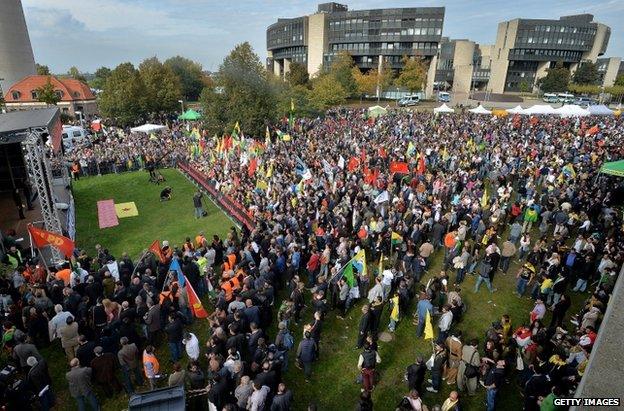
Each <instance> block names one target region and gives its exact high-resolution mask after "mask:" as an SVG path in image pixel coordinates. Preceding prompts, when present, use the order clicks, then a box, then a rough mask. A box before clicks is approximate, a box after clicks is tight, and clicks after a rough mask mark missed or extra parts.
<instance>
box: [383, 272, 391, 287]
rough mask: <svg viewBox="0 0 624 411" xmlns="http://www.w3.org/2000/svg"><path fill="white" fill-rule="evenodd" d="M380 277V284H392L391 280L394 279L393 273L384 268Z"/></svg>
mask: <svg viewBox="0 0 624 411" xmlns="http://www.w3.org/2000/svg"><path fill="white" fill-rule="evenodd" d="M381 275H382V279H381V284H382V285H388V286H389V285H392V280H393V279H394V274H393V273H392V271H390V270H384V271H383V273H382V274H381Z"/></svg>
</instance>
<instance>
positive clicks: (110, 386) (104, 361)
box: [91, 346, 121, 397]
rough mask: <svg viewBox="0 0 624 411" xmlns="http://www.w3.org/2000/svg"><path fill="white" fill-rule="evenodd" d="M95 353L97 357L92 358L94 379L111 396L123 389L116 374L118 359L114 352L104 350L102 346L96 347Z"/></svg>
mask: <svg viewBox="0 0 624 411" xmlns="http://www.w3.org/2000/svg"><path fill="white" fill-rule="evenodd" d="M93 353H94V354H95V358H94V359H93V360H91V369H92V370H93V380H94V381H95V383H97V384H98V385H99V386H100V387H101V388H102V389H103V390H104V393H105V394H106V396H107V397H111V396H112V395H114V394H115V393H117V392H119V391H121V384H119V381H118V380H117V376H116V375H115V370H116V368H117V359H116V358H115V355H114V354H112V353H110V352H104V350H103V349H102V347H100V346H97V347H95V348H94V349H93Z"/></svg>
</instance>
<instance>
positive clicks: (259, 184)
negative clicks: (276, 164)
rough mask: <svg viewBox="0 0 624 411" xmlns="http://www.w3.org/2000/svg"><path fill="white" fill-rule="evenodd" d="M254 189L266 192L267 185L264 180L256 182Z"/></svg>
mask: <svg viewBox="0 0 624 411" xmlns="http://www.w3.org/2000/svg"><path fill="white" fill-rule="evenodd" d="M256 188H259V189H260V190H266V189H267V188H269V184H267V182H266V181H264V180H258V181H257V182H256Z"/></svg>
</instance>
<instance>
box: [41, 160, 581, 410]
mask: <svg viewBox="0 0 624 411" xmlns="http://www.w3.org/2000/svg"><path fill="white" fill-rule="evenodd" d="M163 174H164V176H165V177H166V179H167V184H168V185H171V186H172V187H173V188H174V192H173V193H174V196H173V200H172V201H170V202H167V203H161V202H160V201H159V200H158V195H159V192H160V190H161V188H162V186H160V187H159V186H155V185H152V184H149V183H147V174H146V173H144V172H137V173H127V174H120V175H106V176H101V177H92V178H86V179H81V180H80V181H78V182H76V183H75V186H74V189H75V190H74V192H75V198H76V210H77V216H76V221H77V244H78V247H80V248H86V249H87V251H88V252H90V253H93V252H94V246H95V244H98V243H99V244H102V245H103V246H105V247H108V248H109V249H110V250H111V252H112V253H113V254H114V255H115V256H119V255H120V254H121V253H122V252H123V251H127V252H128V253H129V254H130V255H131V256H133V257H134V258H136V257H137V256H138V255H139V254H140V253H141V251H142V250H143V249H144V248H146V247H147V246H148V245H149V244H150V243H151V242H152V241H153V240H154V239H160V240H164V239H167V240H169V241H171V242H172V244H180V243H181V242H182V241H183V240H184V238H185V237H186V236H194V235H195V234H196V233H197V232H198V231H202V230H203V231H204V232H205V234H206V235H212V234H214V233H218V234H223V233H224V232H225V231H226V230H227V229H228V228H229V227H230V226H231V225H232V223H231V221H230V220H229V219H228V218H227V217H226V216H225V215H224V214H223V213H222V212H221V211H220V210H219V209H217V208H216V207H215V206H214V205H213V204H212V203H210V202H208V201H207V202H206V206H207V211H208V213H209V217H207V218H204V219H201V220H199V221H198V220H196V219H194V217H193V203H192V195H193V192H194V187H193V186H192V185H191V184H190V183H188V181H187V180H186V179H185V177H184V176H183V175H182V174H180V173H179V172H178V171H176V170H163ZM109 198H112V199H114V200H115V201H116V202H126V201H134V202H135V203H136V205H137V208H138V210H139V216H138V217H131V218H123V219H120V221H119V222H120V224H119V226H117V227H113V228H108V229H104V230H100V229H99V228H98V225H97V210H96V201H98V200H102V199H109ZM501 242H502V240H501ZM441 265H442V251H441V250H439V251H438V252H437V253H436V254H435V255H434V259H433V263H432V266H431V268H430V270H429V274H427V275H426V276H425V277H424V279H423V281H424V282H426V281H427V279H428V278H430V277H431V276H432V275H434V274H436V273H438V272H439V271H440V269H441ZM373 266H374V264H373V263H371V265H369V267H371V268H372V267H373ZM516 270H517V265H516V264H515V263H514V264H512V267H511V268H510V270H509V273H508V274H506V275H503V274H500V273H498V274H497V276H496V278H495V280H494V284H495V287H497V288H498V291H497V292H495V293H493V294H490V293H489V291H488V290H487V288H486V287H485V285H482V287H481V290H480V291H479V293H478V294H474V293H473V292H472V289H473V287H474V283H475V278H474V277H471V276H467V278H466V280H465V281H464V284H463V291H462V295H463V299H464V302H465V303H466V304H467V305H468V310H467V312H466V314H465V316H464V318H463V320H462V322H461V323H459V324H457V325H455V328H456V329H461V330H462V332H463V334H464V341H467V340H469V339H470V338H473V337H476V338H479V340H480V342H481V344H480V348H482V345H483V340H484V334H485V331H486V329H487V328H488V326H489V325H490V323H491V322H493V321H495V320H497V319H499V318H500V317H501V316H502V315H503V314H509V315H510V316H511V319H512V322H513V325H514V327H515V326H518V325H520V324H521V323H522V322H525V321H528V313H529V311H530V310H531V308H532V306H533V302H532V301H530V300H528V299H526V298H523V299H520V298H518V297H516V296H515V295H513V294H512V292H513V291H514V289H515V273H516ZM454 279H455V275H454V273H453V274H452V275H451V281H453V280H454ZM280 295H281V293H280ZM583 298H584V297H583ZM583 298H581V297H577V298H576V299H575V300H573V302H574V304H573V306H572V308H571V309H570V310H569V313H575V312H576V311H577V309H578V307H579V304H580V302H581V301H582V299H583ZM306 301H309V295H307V296H306ZM361 304H362V303H360V304H357V305H356V306H355V307H352V308H351V310H350V314H349V315H348V316H347V318H346V319H345V320H339V319H337V318H336V317H335V315H334V313H330V314H329V315H328V317H327V320H326V322H325V323H324V325H323V332H322V338H321V355H320V360H319V361H317V362H316V363H315V364H314V365H313V373H312V381H311V383H309V384H306V383H305V381H304V378H303V372H302V371H300V370H298V369H297V368H296V367H295V366H294V351H295V350H292V351H291V355H290V361H289V370H288V372H287V373H286V374H285V380H286V383H287V385H288V386H289V387H290V388H291V389H292V390H293V391H294V396H295V409H296V410H305V409H306V406H307V405H308V404H309V403H311V402H315V403H316V404H317V406H318V409H319V410H323V411H325V410H337V411H338V410H351V409H353V408H354V407H355V404H356V403H357V399H358V396H359V390H360V386H359V385H358V384H356V383H355V379H356V377H357V375H358V370H357V358H358V355H359V351H358V350H356V349H355V348H354V347H355V344H356V337H357V327H358V322H359V318H360V307H361ZM414 308H415V302H414V303H413V304H412V306H411V308H410V311H409V312H408V313H407V315H406V316H405V317H404V318H403V319H402V320H401V322H400V323H399V324H398V326H397V330H396V333H395V334H394V339H393V340H392V341H390V342H388V343H383V342H380V344H379V345H380V356H381V359H382V362H381V364H379V366H378V370H379V372H380V375H381V378H380V382H379V384H378V385H377V386H376V388H375V390H374V391H373V401H374V404H375V409H376V410H393V409H394V407H395V406H396V404H397V403H398V402H399V401H400V399H401V397H402V396H403V395H405V394H406V392H407V388H406V383H405V382H404V381H403V374H404V372H405V368H406V367H407V366H408V365H410V364H411V363H412V362H414V359H415V357H416V355H419V354H420V355H422V356H423V357H424V358H425V359H426V358H428V356H429V355H430V354H431V343H430V342H429V341H424V340H423V339H422V338H416V336H415V333H416V327H415V326H414V325H413V324H412V314H413V313H414ZM274 311H275V312H274V315H275V314H276V311H277V307H275V310H274ZM310 311H311V310H309V309H307V310H306V311H304V320H305V321H309V320H310V318H311V315H312V313H311V312H310ZM545 320H546V321H550V314H547V317H546V319H545ZM436 321H437V318H435V319H434V325H435V323H436ZM566 321H567V318H566ZM387 324H388V312H387V310H385V311H384V315H383V316H382V321H381V326H380V330H382V331H383V330H385V327H386V326H387ZM275 327H276V324H275V321H274V322H273V326H272V327H271V328H270V329H269V333H270V336H271V337H274V336H275ZM191 330H192V332H194V333H195V334H196V335H197V337H198V338H199V339H200V343H201V345H202V346H203V344H204V343H205V341H206V339H207V336H208V327H207V326H206V325H205V323H200V322H199V321H195V323H194V324H193V326H192V327H191ZM292 331H293V335H294V336H295V344H298V342H299V341H300V338H301V332H302V324H300V326H299V327H297V328H296V329H294V330H292ZM42 351H43V354H44V356H45V357H46V358H47V359H48V360H49V364H50V371H51V373H52V377H53V381H54V390H55V392H56V394H57V397H58V399H59V402H58V405H59V406H58V407H57V409H63V410H64V409H76V406H75V402H74V400H73V399H72V398H71V397H70V396H69V392H68V390H67V383H66V380H65V372H66V371H67V366H66V361H65V356H64V354H63V351H62V349H61V347H60V344H59V342H58V341H56V342H55V343H54V344H53V345H52V346H51V347H50V348H46V349H44V350H42ZM157 355H158V357H159V359H160V363H161V368H162V369H163V371H164V372H166V373H169V372H170V371H171V363H170V360H169V351H168V349H167V347H166V345H165V344H161V346H160V347H159V348H158V349H157ZM184 361H185V360H184ZM184 366H186V364H184ZM427 378H429V375H427ZM451 389H456V387H449V386H447V385H446V384H445V383H444V382H443V388H442V390H441V391H440V393H438V394H431V393H428V392H425V393H423V399H424V402H425V404H427V405H428V406H429V407H431V406H432V405H433V404H436V403H437V404H441V403H442V402H443V401H444V399H445V398H446V396H447V395H448V393H449V392H450V391H451ZM477 392H478V395H476V396H475V397H473V398H468V397H465V398H464V397H461V405H462V409H463V410H482V409H484V408H485V406H484V400H485V393H484V389H483V388H480V389H479V390H478V391H477ZM98 398H99V399H100V401H101V403H102V405H103V409H104V410H121V409H124V408H125V407H127V400H128V397H127V396H126V395H123V394H120V395H118V396H117V397H114V398H105V396H104V395H103V393H102V392H99V391H98ZM521 401H522V400H521V396H520V393H519V389H518V388H517V386H516V384H515V383H514V382H513V380H512V382H511V383H510V384H508V385H506V386H505V387H504V389H503V390H502V392H501V393H500V406H499V409H503V410H520V409H522V402H521Z"/></svg>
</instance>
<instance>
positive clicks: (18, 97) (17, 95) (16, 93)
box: [11, 91, 22, 100]
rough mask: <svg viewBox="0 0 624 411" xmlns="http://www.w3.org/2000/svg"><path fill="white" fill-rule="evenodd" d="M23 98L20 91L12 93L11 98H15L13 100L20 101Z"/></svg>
mask: <svg viewBox="0 0 624 411" xmlns="http://www.w3.org/2000/svg"><path fill="white" fill-rule="evenodd" d="M21 96H22V93H20V92H19V91H14V92H13V93H11V97H13V100H19V99H20V97H21Z"/></svg>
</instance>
